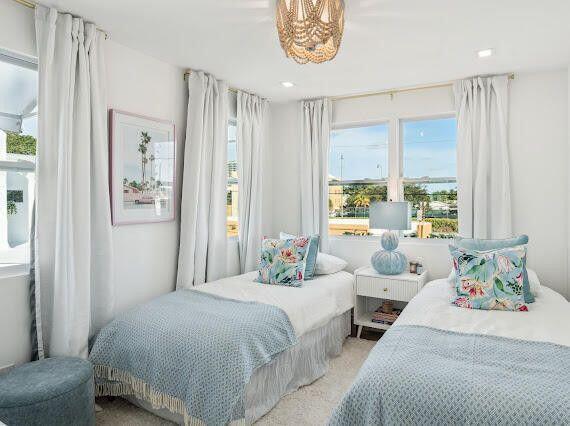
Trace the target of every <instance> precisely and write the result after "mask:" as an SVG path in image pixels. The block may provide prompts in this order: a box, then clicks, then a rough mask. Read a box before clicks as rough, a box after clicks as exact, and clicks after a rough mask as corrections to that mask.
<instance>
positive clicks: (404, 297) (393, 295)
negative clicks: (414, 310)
mask: <svg viewBox="0 0 570 426" xmlns="http://www.w3.org/2000/svg"><path fill="white" fill-rule="evenodd" d="M419 290H420V289H419V288H418V282H417V281H404V280H401V281H400V280H394V279H388V278H378V277H367V276H362V275H361V276H358V277H357V279H356V294H357V295H358V296H368V297H377V298H380V299H390V300H399V301H402V302H409V301H410V300H412V298H413V297H414V296H415V295H416V294H418V291H419Z"/></svg>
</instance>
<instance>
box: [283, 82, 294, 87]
mask: <svg viewBox="0 0 570 426" xmlns="http://www.w3.org/2000/svg"><path fill="white" fill-rule="evenodd" d="M281 86H283V87H293V86H294V84H293V83H291V82H290V81H282V82H281Z"/></svg>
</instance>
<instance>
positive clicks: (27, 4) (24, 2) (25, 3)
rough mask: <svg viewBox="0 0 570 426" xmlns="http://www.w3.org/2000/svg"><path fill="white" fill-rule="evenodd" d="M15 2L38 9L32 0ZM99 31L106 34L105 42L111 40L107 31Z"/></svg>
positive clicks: (99, 29) (98, 29)
mask: <svg viewBox="0 0 570 426" xmlns="http://www.w3.org/2000/svg"><path fill="white" fill-rule="evenodd" d="M14 1H15V2H16V3H18V4H21V5H22V6H26V7H29V8H30V9H35V8H36V3H34V2H33V1H30V0H14ZM97 31H101V32H102V33H103V34H105V40H107V39H108V38H109V34H108V33H107V31H105V30H102V29H101V28H97Z"/></svg>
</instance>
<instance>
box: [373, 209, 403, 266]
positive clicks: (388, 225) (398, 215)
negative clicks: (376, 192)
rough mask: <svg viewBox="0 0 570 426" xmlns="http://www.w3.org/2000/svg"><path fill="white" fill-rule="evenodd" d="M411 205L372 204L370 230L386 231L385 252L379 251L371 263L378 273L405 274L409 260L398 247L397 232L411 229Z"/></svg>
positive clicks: (383, 239)
mask: <svg viewBox="0 0 570 426" xmlns="http://www.w3.org/2000/svg"><path fill="white" fill-rule="evenodd" d="M411 217H412V214H411V205H410V203H408V202H407V201H406V202H396V201H379V202H378V201H376V202H373V203H371V204H370V229H385V230H386V232H384V233H383V234H382V237H381V240H380V242H381V244H382V248H383V249H384V250H378V251H377V252H376V253H374V254H373V255H372V258H371V259H370V261H371V262H372V266H373V267H374V269H376V271H378V273H380V274H383V275H397V274H401V273H402V272H404V271H405V270H406V268H407V266H408V259H407V258H406V255H405V254H403V253H402V252H400V251H398V250H396V248H397V247H398V234H397V233H396V232H393V231H395V230H407V229H411Z"/></svg>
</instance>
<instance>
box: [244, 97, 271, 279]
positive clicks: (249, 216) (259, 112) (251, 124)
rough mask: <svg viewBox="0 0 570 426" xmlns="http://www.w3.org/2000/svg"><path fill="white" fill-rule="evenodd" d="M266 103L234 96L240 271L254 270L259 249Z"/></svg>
mask: <svg viewBox="0 0 570 426" xmlns="http://www.w3.org/2000/svg"><path fill="white" fill-rule="evenodd" d="M267 109H268V103H267V101H266V100H265V99H262V98H260V97H258V96H255V95H250V94H248V93H244V92H241V91H239V92H238V95H237V154H238V162H237V163H238V181H239V186H238V191H239V201H238V213H239V221H238V224H239V225H238V239H239V260H240V268H241V272H242V273H245V272H250V271H253V270H255V269H257V265H258V263H259V262H258V261H259V251H260V248H261V239H262V235H261V222H262V195H263V194H262V180H261V179H262V173H263V144H264V140H265V130H266V129H265V126H266V123H265V118H266V116H267Z"/></svg>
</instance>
